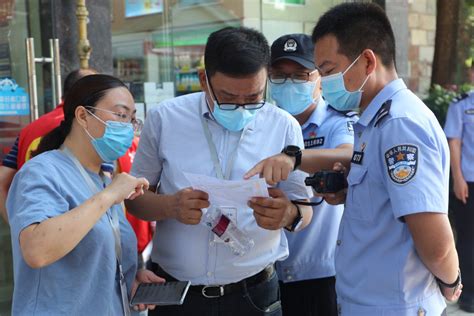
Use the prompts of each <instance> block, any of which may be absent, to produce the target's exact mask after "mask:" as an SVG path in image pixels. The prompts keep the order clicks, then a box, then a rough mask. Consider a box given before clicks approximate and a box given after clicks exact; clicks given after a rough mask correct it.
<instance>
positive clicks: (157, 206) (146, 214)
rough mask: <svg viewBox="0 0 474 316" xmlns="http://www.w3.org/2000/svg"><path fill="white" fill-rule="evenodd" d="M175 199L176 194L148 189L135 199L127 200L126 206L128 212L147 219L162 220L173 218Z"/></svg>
mask: <svg viewBox="0 0 474 316" xmlns="http://www.w3.org/2000/svg"><path fill="white" fill-rule="evenodd" d="M175 200H176V197H175V196H174V195H167V194H155V193H153V192H151V191H146V192H145V194H144V195H142V196H140V197H138V198H136V199H134V200H125V206H126V207H127V211H128V212H130V213H131V214H133V215H134V216H136V217H138V218H141V219H143V220H146V221H160V220H164V219H168V218H173V215H172V214H173V212H172V210H173V207H174V206H173V205H175V203H174V201H175Z"/></svg>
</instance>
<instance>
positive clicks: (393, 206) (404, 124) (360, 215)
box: [336, 79, 449, 316]
mask: <svg viewBox="0 0 474 316" xmlns="http://www.w3.org/2000/svg"><path fill="white" fill-rule="evenodd" d="M388 100H391V106H390V108H388V104H390V101H388ZM386 101H387V102H386ZM354 133H355V142H354V156H353V159H352V164H351V170H350V172H349V176H348V183H349V189H348V193H347V198H346V207H345V210H344V214H343V217H342V221H341V226H340V229H339V240H338V242H337V244H338V246H337V249H336V275H337V278H336V291H337V296H338V297H337V298H338V303H339V304H340V305H339V307H340V309H341V312H342V315H350V316H359V315H360V316H362V315H363V316H367V315H386V316H389V315H390V316H391V315H393V316H404V315H406V316H413V315H417V313H418V312H420V311H424V312H425V313H426V315H441V313H442V311H443V310H444V309H445V306H446V304H445V301H444V299H443V296H442V295H441V292H440V290H439V287H438V285H437V283H436V281H435V278H434V276H433V275H432V273H431V272H430V271H429V270H428V269H427V268H426V266H425V265H424V264H423V262H422V261H421V259H420V257H419V256H418V254H417V252H416V249H415V246H414V243H413V239H412V236H411V233H410V231H409V229H408V226H407V225H406V223H404V222H403V216H406V215H409V214H415V213H423V212H436V213H444V214H447V211H448V176H449V149H448V144H447V141H446V137H445V136H444V133H443V130H442V129H441V127H440V125H439V123H438V121H437V120H436V117H435V116H434V115H433V113H432V112H431V111H430V110H429V109H428V108H427V107H426V105H424V104H423V102H421V100H420V99H418V97H416V96H415V95H414V94H413V93H412V92H411V91H409V90H408V89H407V88H406V86H405V84H404V83H403V80H401V79H397V80H394V81H392V82H391V83H389V84H388V85H387V86H385V87H384V88H383V89H382V91H380V92H379V93H378V94H377V96H376V97H375V98H374V99H373V100H372V102H371V103H370V104H369V105H368V107H367V108H366V110H365V111H364V112H363V113H362V115H361V117H360V119H359V121H358V122H357V123H356V124H354Z"/></svg>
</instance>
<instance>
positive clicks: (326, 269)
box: [277, 98, 357, 282]
mask: <svg viewBox="0 0 474 316" xmlns="http://www.w3.org/2000/svg"><path fill="white" fill-rule="evenodd" d="M354 121H357V117H356V116H355V117H347V116H345V115H343V114H340V113H338V112H336V111H334V110H332V109H330V108H328V106H327V104H326V102H324V100H323V99H322V98H320V99H319V102H318V106H317V107H316V109H315V110H314V111H313V113H312V114H311V116H310V117H309V118H308V120H307V121H306V122H305V123H304V124H303V125H302V126H301V128H302V129H303V137H304V142H305V149H321V148H336V147H338V146H340V145H342V144H352V143H354V132H353V128H352V123H353V122H354ZM320 200H321V198H319V197H314V198H312V201H313V202H319V201H320ZM343 210H344V206H343V205H329V204H328V203H326V202H323V203H322V204H320V205H318V206H313V218H312V220H311V223H310V224H309V225H308V226H306V227H305V229H303V230H302V231H301V232H296V233H292V232H286V237H287V239H288V245H289V247H290V255H289V257H288V258H287V259H286V260H285V261H280V262H278V263H277V272H278V276H279V278H280V280H281V281H283V282H294V281H302V280H310V279H318V278H325V277H329V276H334V275H335V274H336V271H335V268H334V252H335V250H336V240H337V233H338V231H339V223H340V222H341V217H342V212H343Z"/></svg>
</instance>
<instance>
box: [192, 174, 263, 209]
mask: <svg viewBox="0 0 474 316" xmlns="http://www.w3.org/2000/svg"><path fill="white" fill-rule="evenodd" d="M184 176H185V177H186V179H188V181H189V183H190V184H191V186H192V187H193V189H195V190H201V191H204V192H206V193H207V194H209V202H210V203H211V205H212V206H226V207H235V208H248V205H247V202H248V201H249V200H250V199H251V198H252V197H256V196H258V197H269V195H268V190H267V184H266V182H265V179H263V178H259V179H250V180H220V179H217V178H213V177H209V176H205V175H201V174H194V173H187V172H185V173H184Z"/></svg>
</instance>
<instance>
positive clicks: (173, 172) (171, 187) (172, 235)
mask: <svg viewBox="0 0 474 316" xmlns="http://www.w3.org/2000/svg"><path fill="white" fill-rule="evenodd" d="M201 115H203V116H204V117H205V119H206V120H207V121H208V123H209V124H208V125H209V130H210V133H211V136H212V140H213V142H214V144H215V147H216V151H217V153H218V156H219V157H218V158H219V161H220V164H221V168H222V170H225V169H226V167H227V163H228V161H229V159H230V158H231V155H232V153H233V152H234V150H235V148H236V147H237V145H238V147H237V156H236V157H235V162H234V165H233V168H232V172H231V175H230V179H231V180H242V179H243V175H244V174H245V172H247V171H248V170H249V169H250V168H252V167H253V166H254V165H255V164H256V163H258V162H259V161H260V160H262V159H264V158H267V157H269V156H271V155H274V154H277V153H280V152H281V150H282V149H283V148H284V147H285V146H287V145H290V144H292V145H297V146H299V147H300V148H301V147H303V137H302V134H301V129H300V127H299V125H298V122H297V121H296V120H295V119H294V118H293V117H291V115H289V114H288V113H286V112H284V111H282V110H280V109H279V108H277V107H276V106H274V105H272V104H268V103H267V104H266V105H265V106H264V107H262V108H261V109H260V110H259V111H258V112H257V114H256V116H255V118H254V120H253V121H252V122H250V123H249V124H248V125H247V126H246V127H245V128H244V130H243V131H242V132H230V131H229V130H227V129H225V128H223V127H222V126H221V125H220V124H218V123H217V122H216V121H214V120H213V119H212V116H211V115H210V113H209V110H208V107H207V104H206V101H205V97H204V93H194V94H189V95H185V96H182V97H178V98H174V99H171V100H167V101H164V102H163V103H161V104H160V105H159V106H158V107H156V108H154V109H152V110H151V111H150V112H148V115H147V119H146V122H145V126H144V129H143V131H142V134H141V137H140V144H139V146H138V150H137V153H136V155H135V160H134V162H133V168H132V174H133V175H135V176H139V177H145V178H147V179H148V181H149V182H150V184H152V185H156V184H157V183H158V181H160V183H161V185H160V187H159V193H162V194H174V193H176V192H177V191H178V190H181V189H183V188H186V187H189V186H190V183H189V182H188V181H187V180H186V178H185V176H184V174H183V173H184V172H189V173H197V174H202V175H207V176H212V177H216V171H215V169H214V165H213V162H212V158H211V152H210V150H209V146H208V143H207V141H206V137H205V134H204V130H203V127H202V123H201V118H200V116H201ZM242 133H244V135H243V137H242V140H241V142H240V144H239V140H240V138H241V134H242ZM306 176H307V174H305V173H303V172H300V171H298V172H293V173H292V174H291V176H290V177H289V179H288V180H287V181H285V182H283V183H282V184H281V188H282V189H283V190H284V191H285V193H286V194H287V196H288V197H289V198H290V199H305V198H309V197H310V196H311V195H312V193H311V191H310V190H309V189H308V188H307V187H306V186H305V185H304V179H305V177H306ZM236 224H237V226H238V227H239V228H240V229H241V230H242V231H243V232H244V233H245V234H247V235H248V236H249V237H251V238H253V240H254V241H255V246H254V247H253V248H252V249H251V250H250V251H249V252H248V253H247V254H245V255H244V256H242V257H239V256H235V255H233V254H232V252H231V251H230V249H228V248H227V247H226V246H224V245H222V244H220V243H215V242H214V236H213V233H212V232H211V231H210V229H209V228H208V227H206V226H205V225H203V224H199V225H185V224H182V223H180V222H178V221H177V220H174V219H168V220H163V221H159V222H157V224H156V231H157V233H156V234H155V237H154V240H153V251H152V260H153V261H154V262H156V263H158V264H159V265H160V266H161V267H162V268H163V269H164V270H165V271H166V272H167V273H169V274H171V275H172V276H173V277H175V278H177V279H179V280H190V281H191V282H192V284H228V283H233V282H237V281H240V280H242V279H244V278H247V277H249V276H252V275H255V274H256V273H258V272H260V271H261V270H263V269H264V268H265V267H266V266H267V265H268V264H271V263H274V262H275V261H277V260H281V259H285V258H286V257H287V256H288V244H287V240H286V238H285V234H284V233H283V231H282V230H266V229H263V228H261V227H259V226H258V225H257V223H256V221H255V217H254V215H253V210H252V209H250V208H245V209H238V210H237V223H236Z"/></svg>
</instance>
